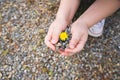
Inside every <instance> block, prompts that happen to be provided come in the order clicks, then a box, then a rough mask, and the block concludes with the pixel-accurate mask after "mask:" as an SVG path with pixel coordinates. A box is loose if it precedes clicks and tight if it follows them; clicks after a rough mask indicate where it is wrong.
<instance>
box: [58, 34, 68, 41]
mask: <svg viewBox="0 0 120 80" xmlns="http://www.w3.org/2000/svg"><path fill="white" fill-rule="evenodd" d="M67 38H68V34H67V33H66V32H62V33H61V34H60V40H62V41H65V40H66V39H67Z"/></svg>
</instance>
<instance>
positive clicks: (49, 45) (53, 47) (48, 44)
mask: <svg viewBox="0 0 120 80" xmlns="http://www.w3.org/2000/svg"><path fill="white" fill-rule="evenodd" d="M50 40H51V36H50V35H49V34H48V35H47V36H46V37H45V44H46V45H47V46H48V47H49V48H51V49H52V50H55V46H54V45H53V44H52V43H51V42H50Z"/></svg>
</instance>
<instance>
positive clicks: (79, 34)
mask: <svg viewBox="0 0 120 80" xmlns="http://www.w3.org/2000/svg"><path fill="white" fill-rule="evenodd" d="M71 33H72V38H71V40H70V43H69V48H66V49H65V50H64V51H61V50H60V51H59V52H60V53H61V54H62V55H65V56H70V55H73V54H75V53H77V52H80V51H81V50H82V49H83V47H84V45H85V43H86V41H87V38H88V27H87V25H86V24H85V23H83V22H78V21H76V22H74V23H73V24H72V25H71Z"/></svg>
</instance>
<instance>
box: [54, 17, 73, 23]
mask: <svg viewBox="0 0 120 80" xmlns="http://www.w3.org/2000/svg"><path fill="white" fill-rule="evenodd" d="M56 20H58V21H63V22H65V23H66V24H67V25H69V24H70V23H71V20H72V19H69V18H68V17H66V16H58V15H56Z"/></svg>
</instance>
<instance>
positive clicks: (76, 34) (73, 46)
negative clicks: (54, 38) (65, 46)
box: [69, 32, 80, 49]
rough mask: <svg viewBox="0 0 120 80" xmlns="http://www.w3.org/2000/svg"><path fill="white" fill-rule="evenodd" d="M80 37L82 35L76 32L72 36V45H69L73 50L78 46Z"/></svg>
mask: <svg viewBox="0 0 120 80" xmlns="http://www.w3.org/2000/svg"><path fill="white" fill-rule="evenodd" d="M78 36H80V34H78V33H76V32H74V33H73V34H72V39H71V40H70V43H69V47H70V48H71V49H73V48H75V46H76V45H77V43H78V42H79V40H80V37H78Z"/></svg>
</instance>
